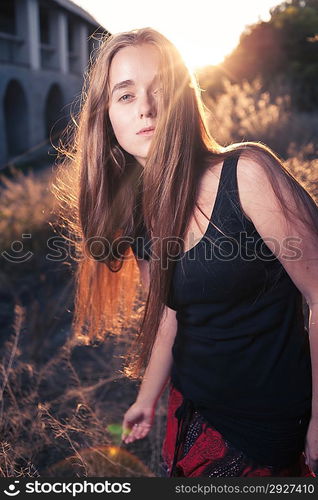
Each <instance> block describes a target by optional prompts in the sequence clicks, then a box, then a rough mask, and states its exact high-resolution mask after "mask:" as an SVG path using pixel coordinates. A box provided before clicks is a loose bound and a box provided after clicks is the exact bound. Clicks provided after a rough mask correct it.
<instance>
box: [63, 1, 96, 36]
mask: <svg viewBox="0 0 318 500" xmlns="http://www.w3.org/2000/svg"><path fill="white" fill-rule="evenodd" d="M54 2H55V3H56V4H58V5H60V6H61V7H63V8H64V9H66V10H68V11H69V12H72V13H73V14H76V15H77V16H79V17H81V18H82V19H85V21H88V22H89V23H91V24H94V25H95V26H101V24H100V23H99V22H98V21H96V19H95V18H94V17H93V16H91V15H90V14H89V13H88V12H87V11H86V10H84V9H83V8H82V7H80V6H79V5H77V4H76V3H75V2H72V0H54ZM101 27H102V28H104V27H103V26H101ZM104 29H105V28H104Z"/></svg>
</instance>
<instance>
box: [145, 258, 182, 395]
mask: <svg viewBox="0 0 318 500" xmlns="http://www.w3.org/2000/svg"><path fill="white" fill-rule="evenodd" d="M137 263H138V266H139V270H140V274H141V281H142V283H143V284H144V286H145V287H146V288H148V286H149V262H147V261H146V260H137ZM176 333H177V319H176V311H175V310H174V309H170V307H168V306H165V308H164V311H163V315H162V319H161V322H160V325H159V329H158V333H157V336H156V340H155V342H154V346H153V348H152V353H151V357H150V360H149V363H148V366H147V368H146V370H145V374H144V377H143V380H142V383H141V386H140V389H139V393H138V397H137V400H136V402H138V403H141V402H142V403H143V404H147V405H156V403H157V402H158V399H159V398H160V396H161V394H162V392H163V391H164V389H165V386H166V384H167V382H168V379H169V377H170V372H171V367H172V361H173V360H172V346H173V343H174V339H175V336H176Z"/></svg>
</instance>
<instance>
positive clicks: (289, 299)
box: [146, 152, 312, 466]
mask: <svg viewBox="0 0 318 500" xmlns="http://www.w3.org/2000/svg"><path fill="white" fill-rule="evenodd" d="M237 160H238V153H235V152H234V153H233V155H231V157H229V158H227V159H226V160H225V161H224V163H223V166H222V170H221V176H220V181H219V186H218V191H217V196H216V200H215V203H214V207H213V211H212V214H211V219H210V223H209V225H208V229H207V231H206V233H205V234H204V236H203V238H202V239H201V240H200V241H199V242H198V243H197V244H196V245H195V246H194V247H193V248H191V249H190V250H189V251H188V252H185V253H181V254H180V256H179V259H178V260H177V262H176V263H175V268H174V273H173V279H172V284H171V289H170V295H169V300H168V302H167V305H168V306H169V307H170V308H172V309H174V310H176V311H177V313H176V318H177V322H178V328H177V334H176V338H175V342H174V345H173V348H172V353H173V366H172V371H171V382H172V383H173V385H174V386H175V387H176V388H177V389H178V390H179V391H180V392H181V393H182V394H183V396H184V402H183V405H182V407H180V408H179V410H177V413H176V416H177V417H178V418H179V419H181V420H182V418H183V417H184V416H185V412H186V410H189V408H192V409H193V408H196V409H197V410H198V411H199V412H200V413H201V415H202V416H203V417H204V418H205V419H206V420H207V421H208V422H209V424H210V425H212V426H213V427H215V428H216V429H217V430H219V432H220V433H221V434H222V435H223V437H224V438H225V439H226V440H227V441H229V442H230V443H232V445H234V446H235V447H238V448H239V449H240V450H242V451H243V452H244V453H246V455H247V456H249V457H251V458H253V459H254V460H256V461H257V462H258V463H259V464H260V465H272V466H285V465H289V464H291V463H292V462H293V461H295V460H296V459H297V457H298V455H299V454H300V453H301V452H302V451H303V450H304V443H305V437H306V432H307V427H308V423H309V420H310V416H311V397H312V379H311V359H310V344H309V335H308V331H307V329H306V327H305V322H304V316H303V311H302V295H301V293H300V291H299V290H298V289H297V288H296V286H295V284H294V283H293V281H292V280H291V278H290V277H289V275H288V273H287V272H286V270H285V268H284V267H283V265H282V264H281V263H280V261H279V260H278V259H277V258H276V257H275V255H274V254H273V253H272V252H271V251H270V249H269V248H268V247H267V245H266V243H265V242H264V241H263V240H262V238H261V236H260V235H259V233H258V232H257V230H256V228H255V226H254V224H253V223H252V222H251V221H250V220H249V219H247V217H246V216H245V215H244V213H243V210H242V208H241V205H240V200H239V194H238V186H237V172H236V169H237V168H236V167H237ZM212 223H214V224H215V225H216V226H217V228H218V229H217V228H216V227H214V226H213V225H212ZM220 230H221V231H220ZM222 232H223V233H224V234H223V233H222ZM148 241H149V240H148ZM146 246H147V240H146ZM150 255H151V253H150V252H148V251H147V258H149V256H150ZM179 423H180V422H179Z"/></svg>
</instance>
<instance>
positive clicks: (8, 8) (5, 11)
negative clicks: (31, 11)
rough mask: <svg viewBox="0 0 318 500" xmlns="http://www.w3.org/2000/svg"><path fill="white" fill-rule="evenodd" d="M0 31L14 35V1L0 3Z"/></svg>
mask: <svg viewBox="0 0 318 500" xmlns="http://www.w3.org/2000/svg"><path fill="white" fill-rule="evenodd" d="M0 31H1V32H2V33H9V34H10V35H16V22H15V0H1V1H0Z"/></svg>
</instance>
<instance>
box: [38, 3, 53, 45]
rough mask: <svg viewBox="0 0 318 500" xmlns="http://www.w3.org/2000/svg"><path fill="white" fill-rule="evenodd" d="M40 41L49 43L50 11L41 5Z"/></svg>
mask: <svg viewBox="0 0 318 500" xmlns="http://www.w3.org/2000/svg"><path fill="white" fill-rule="evenodd" d="M40 41H41V43H44V44H46V45H50V41H51V37H50V11H49V9H48V8H47V7H44V6H43V5H41V6H40Z"/></svg>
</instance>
